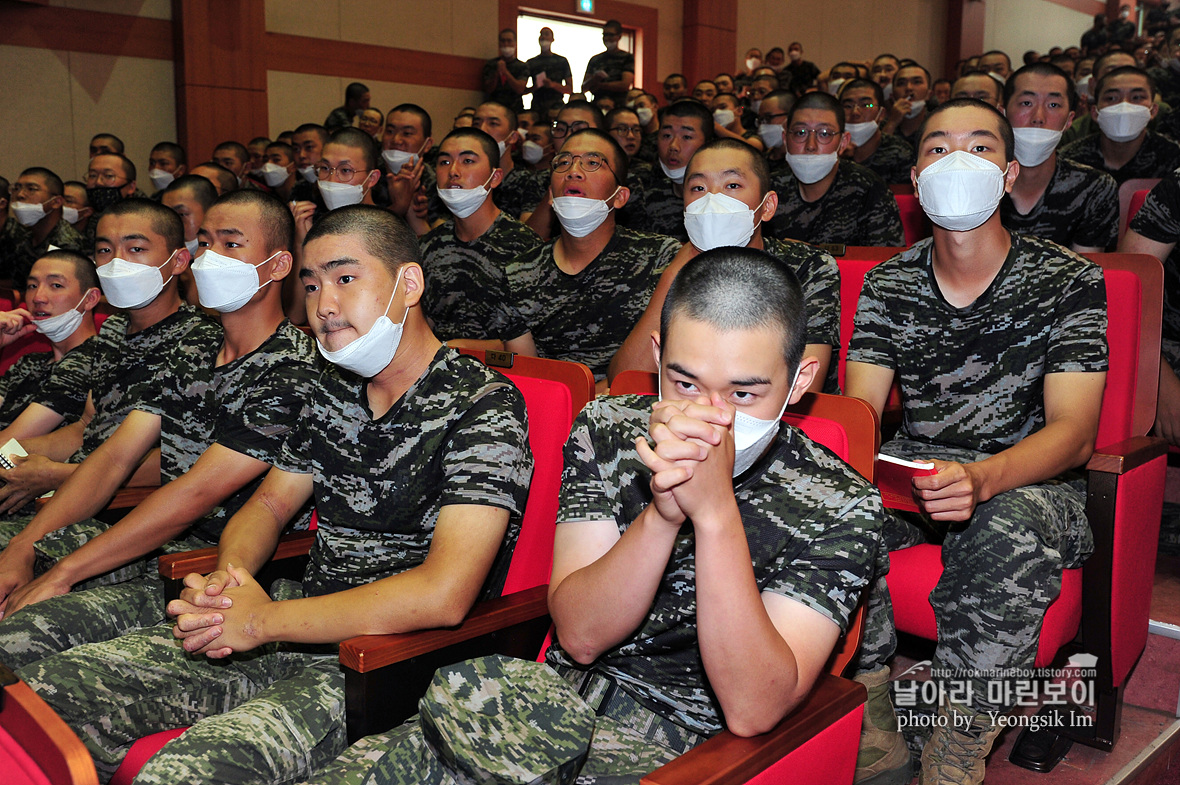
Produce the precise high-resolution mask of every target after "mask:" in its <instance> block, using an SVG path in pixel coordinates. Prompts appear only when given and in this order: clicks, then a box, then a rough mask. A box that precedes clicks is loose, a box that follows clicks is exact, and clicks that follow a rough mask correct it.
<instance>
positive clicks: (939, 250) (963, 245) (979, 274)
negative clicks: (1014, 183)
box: [932, 210, 1012, 308]
mask: <svg viewBox="0 0 1180 785" xmlns="http://www.w3.org/2000/svg"><path fill="white" fill-rule="evenodd" d="M1011 247H1012V236H1011V235H1010V234H1008V230H1007V229H1005V228H1004V227H1003V226H1002V225H1001V224H1000V211H999V210H996V212H995V214H993V215H992V217H991V218H989V219H987V221H985V222H984V223H983V225H982V226H979V227H977V228H975V229H972V230H971V231H969V232H952V231H949V230H947V229H943V228H941V227H938V226H936V227H934V247H933V251H932V260H933V265H934V278H935V280H936V281H937V282H938V287H939V289H940V290H941V291H942V295H943V297H945V298H946V300H947V302H949V303H950V304H951V305H953V306H954V307H956V308H963V307H965V306H967V305H970V304H971V303H973V302H975V300H976V299H978V298H979V296H980V295H981V294H983V293H984V292H985V291H986V290H987V287H988V286H990V285H991V282H992V281H993V280H994V279H995V277H996V274H997V273H999V271H1000V268H1001V267H1003V266H1004V260H1005V259H1006V258H1008V251H1009V249H1010V248H1011Z"/></svg>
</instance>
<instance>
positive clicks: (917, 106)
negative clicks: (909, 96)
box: [905, 101, 926, 120]
mask: <svg viewBox="0 0 1180 785" xmlns="http://www.w3.org/2000/svg"><path fill="white" fill-rule="evenodd" d="M925 108H926V102H925V101H911V102H910V110H909V111H908V112H906V113H905V117H906V119H907V120H913V119H914V118H915V117H917V116H918V115H920V114H922V110H923V109H925Z"/></svg>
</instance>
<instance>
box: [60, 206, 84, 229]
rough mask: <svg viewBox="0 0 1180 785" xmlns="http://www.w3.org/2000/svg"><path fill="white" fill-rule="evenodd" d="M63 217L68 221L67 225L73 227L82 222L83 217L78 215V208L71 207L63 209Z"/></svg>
mask: <svg viewBox="0 0 1180 785" xmlns="http://www.w3.org/2000/svg"><path fill="white" fill-rule="evenodd" d="M61 217H62V218H64V219H66V223H68V224H70V225H71V226H73V225H74V224H76V223H78V221H79V220H81V218H82V216H80V215H78V208H77V207H70V206H69V205H67V206H65V207H63V208H61Z"/></svg>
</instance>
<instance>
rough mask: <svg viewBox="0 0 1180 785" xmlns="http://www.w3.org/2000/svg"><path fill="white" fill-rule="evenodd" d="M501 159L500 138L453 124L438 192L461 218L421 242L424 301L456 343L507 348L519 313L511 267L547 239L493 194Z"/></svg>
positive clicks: (437, 330) (441, 331) (442, 151)
mask: <svg viewBox="0 0 1180 785" xmlns="http://www.w3.org/2000/svg"><path fill="white" fill-rule="evenodd" d="M499 160H500V151H499V149H498V148H497V147H496V141H495V140H494V139H492V137H490V136H488V135H487V134H485V133H484V132H483V131H480V130H477V129H475V128H460V129H457V130H454V131H451V132H450V133H449V134H447V136H446V138H444V139H443V141H442V145H441V146H440V147H439V153H438V163H437V172H438V182H439V188H438V194H439V196H440V197H441V198H442V200H443V201H444V202H445V203H446V205H447V207H448V209H449V210H450V213H451V215H452V216H454V217H453V218H452V219H450V220H448V221H446V222H445V223H443V224H442V225H440V226H438V227H437V228H435V229H433V230H432V231H431V232H430V233H429V234H427V235H426V236H425V237H423V238H422V239H421V241H420V243H419V246H420V248H421V250H422V272H423V275H424V276H425V279H426V291H425V292H424V293H423V295H422V302H423V309H424V312H425V313H426V316H427V317H428V318H429V319H430V323H431V325H432V326H433V328H434V334H435V335H436V336H438V338H440V339H441V340H444V341H448V342H449V344H450V345H451V346H458V345H465V346H477V347H481V348H490V349H503V348H504V341H503V336H504V334H505V332H506V331H507V329H508V321H509V319H510V318H511V317H512V314H511V309H510V308H509V299H510V294H509V290H508V277H507V273H506V268H507V267H508V263H509V262H510V261H512V260H513V259H515V258H516V257H517V256H519V255H521V254H523V253H524V252H525V251H528V250H529V249H531V248H533V247H534V246H537V245H540V244H541V238H539V237H537V235H536V234H534V233H533V231H532V230H531V229H529V228H528V227H527V226H525V225H523V224H522V223H520V222H519V221H517V220H516V219H515V218H513V217H512V216H510V215H508V214H507V213H504V212H502V211H501V210H500V208H498V207H497V206H496V203H495V202H494V201H493V200H492V199H490V198H489V196H490V195H491V194H492V193H493V192H494V191H495V189H496V188H497V187H499V185H500V178H501V176H502V175H503V170H502V169H500V167H499V166H497V162H498V161H499ZM456 339H466V340H460V341H458V342H457V341H456Z"/></svg>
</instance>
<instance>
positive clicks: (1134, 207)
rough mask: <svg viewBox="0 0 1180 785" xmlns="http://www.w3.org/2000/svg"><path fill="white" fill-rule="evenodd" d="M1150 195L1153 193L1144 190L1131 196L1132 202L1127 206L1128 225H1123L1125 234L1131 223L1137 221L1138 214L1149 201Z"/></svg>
mask: <svg viewBox="0 0 1180 785" xmlns="http://www.w3.org/2000/svg"><path fill="white" fill-rule="evenodd" d="M1149 193H1151V191H1148V190H1143V191H1136V192H1135V193H1133V194H1131V202H1130V203H1129V204H1128V205H1127V223H1126V224H1124V225H1123V231H1124V232H1125V231H1127V229H1128V228H1130V226H1131V221H1133V220H1135V215H1136V213H1138V212H1139V209H1140V208H1141V207H1143V203H1144V202H1146V201H1147V195H1148V194H1149Z"/></svg>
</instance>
